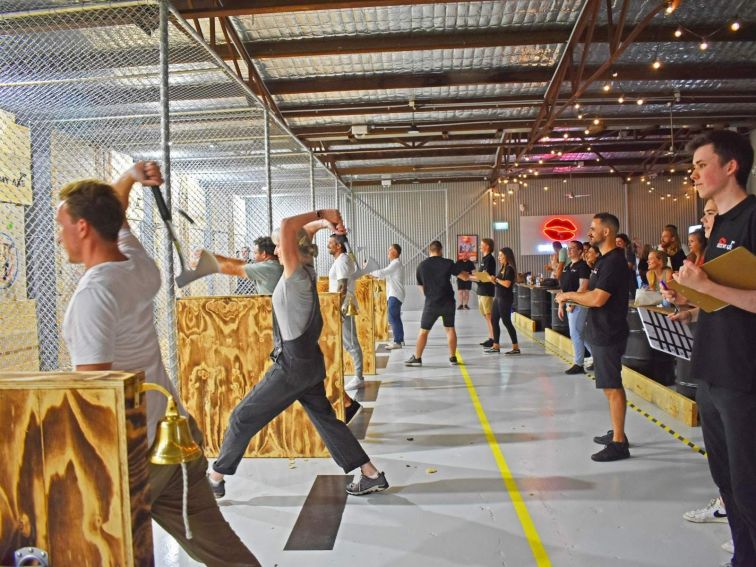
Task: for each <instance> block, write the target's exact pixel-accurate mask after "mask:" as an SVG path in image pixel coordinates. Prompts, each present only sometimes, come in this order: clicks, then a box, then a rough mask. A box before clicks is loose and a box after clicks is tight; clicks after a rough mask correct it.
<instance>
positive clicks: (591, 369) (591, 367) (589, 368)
mask: <svg viewBox="0 0 756 567" xmlns="http://www.w3.org/2000/svg"><path fill="white" fill-rule="evenodd" d="M585 369H586V370H589V371H591V372H593V363H592V362H591V363H590V364H589V365H588V366H586V367H585Z"/></svg>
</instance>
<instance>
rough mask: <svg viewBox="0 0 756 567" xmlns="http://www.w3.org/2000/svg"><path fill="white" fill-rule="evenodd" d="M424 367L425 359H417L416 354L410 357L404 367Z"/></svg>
mask: <svg viewBox="0 0 756 567" xmlns="http://www.w3.org/2000/svg"><path fill="white" fill-rule="evenodd" d="M422 365H423V359H422V358H417V357H416V356H415V355H414V354H413V355H412V356H410V357H409V358H408V359H407V361H406V362H405V363H404V366H422Z"/></svg>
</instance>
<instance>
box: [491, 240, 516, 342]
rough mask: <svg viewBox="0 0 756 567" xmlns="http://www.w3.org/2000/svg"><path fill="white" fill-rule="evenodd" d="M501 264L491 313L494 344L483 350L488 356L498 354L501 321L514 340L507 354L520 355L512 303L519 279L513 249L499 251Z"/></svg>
mask: <svg viewBox="0 0 756 567" xmlns="http://www.w3.org/2000/svg"><path fill="white" fill-rule="evenodd" d="M499 264H500V265H501V268H500V269H499V273H498V274H496V280H495V284H496V292H495V295H494V303H493V311H492V313H491V322H492V323H493V330H494V338H493V341H494V344H493V345H492V346H491V347H489V348H486V349H484V350H483V352H485V353H488V354H498V353H499V352H500V349H499V338H500V336H501V328H500V327H499V319H501V321H502V322H503V323H504V326H505V327H506V328H507V332H508V333H509V338H510V339H511V340H512V350H510V351H509V352H507V353H506V354H520V345H519V344H518V343H517V331H515V328H514V325H513V324H512V302H513V301H514V283H515V278H516V277H517V267H516V265H515V259H514V252H512V249H511V248H502V249H501V250H499Z"/></svg>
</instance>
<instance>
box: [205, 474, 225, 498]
mask: <svg viewBox="0 0 756 567" xmlns="http://www.w3.org/2000/svg"><path fill="white" fill-rule="evenodd" d="M207 482H208V484H209V485H210V490H212V491H213V496H215V499H216V500H220V499H221V498H223V497H224V496H225V495H226V481H225V480H221V481H218V482H217V483H216V482H215V481H214V480H212V479H211V478H210V475H207Z"/></svg>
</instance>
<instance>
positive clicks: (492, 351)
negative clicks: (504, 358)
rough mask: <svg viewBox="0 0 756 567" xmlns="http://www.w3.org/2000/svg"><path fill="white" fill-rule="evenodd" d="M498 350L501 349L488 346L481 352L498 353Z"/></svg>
mask: <svg viewBox="0 0 756 567" xmlns="http://www.w3.org/2000/svg"><path fill="white" fill-rule="evenodd" d="M500 352H501V349H500V348H495V347H488V348H484V349H483V354H499V353H500Z"/></svg>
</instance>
